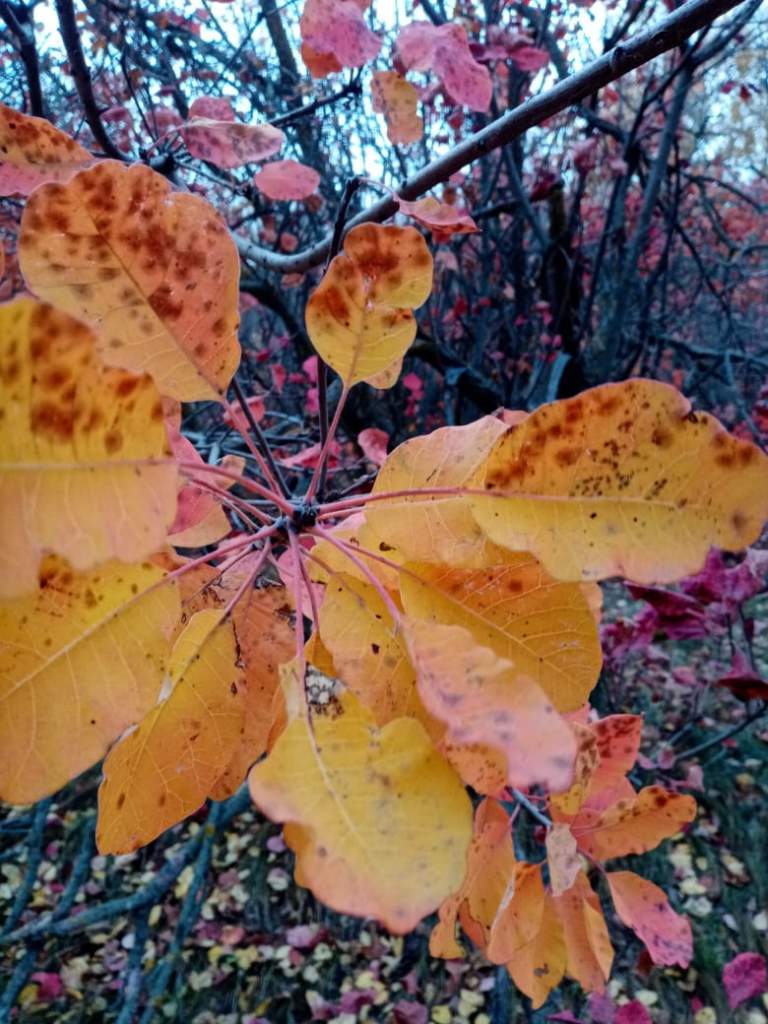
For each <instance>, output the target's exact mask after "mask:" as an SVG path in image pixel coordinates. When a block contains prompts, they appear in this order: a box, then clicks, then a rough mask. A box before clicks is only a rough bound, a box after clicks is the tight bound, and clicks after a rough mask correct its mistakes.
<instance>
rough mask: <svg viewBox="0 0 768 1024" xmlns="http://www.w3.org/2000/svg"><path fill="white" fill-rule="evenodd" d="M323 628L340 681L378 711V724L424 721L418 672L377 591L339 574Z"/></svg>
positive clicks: (323, 612) (329, 589)
mask: <svg viewBox="0 0 768 1024" xmlns="http://www.w3.org/2000/svg"><path fill="white" fill-rule="evenodd" d="M319 626H320V636H321V637H322V640H323V643H324V644H325V646H326V647H327V648H328V650H329V651H330V653H331V656H332V658H333V664H334V666H335V668H336V671H337V672H338V674H339V678H340V679H341V680H342V681H343V682H344V683H346V685H347V686H348V687H349V688H350V690H352V692H353V693H354V694H355V696H356V697H357V698H358V699H359V700H360V701H362V703H363V704H365V706H366V707H367V708H369V709H370V710H371V711H372V712H373V716H374V718H375V720H376V724H377V725H386V724H387V722H390V721H392V719H393V718H400V717H402V716H403V715H415V717H418V714H415V713H416V711H417V706H418V704H419V699H418V694H417V691H416V673H415V671H414V669H413V666H412V665H411V662H410V660H409V658H408V651H407V650H406V647H405V641H404V639H403V636H402V634H401V633H400V632H399V630H398V629H397V627H396V626H395V624H394V623H393V622H392V617H391V615H390V613H389V611H388V610H387V606H386V605H385V603H384V601H383V599H382V597H381V596H380V595H379V594H378V593H377V591H376V589H375V588H374V587H372V586H371V585H370V584H369V583H361V582H360V581H359V580H357V579H355V578H354V577H352V576H347V575H346V574H344V573H337V574H336V575H335V576H334V577H333V578H332V579H331V580H330V581H329V583H328V585H327V586H326V590H325V597H324V598H323V603H322V604H321V606H320V622H319Z"/></svg>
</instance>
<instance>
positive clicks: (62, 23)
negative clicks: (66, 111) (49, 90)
mask: <svg viewBox="0 0 768 1024" xmlns="http://www.w3.org/2000/svg"><path fill="white" fill-rule="evenodd" d="M56 13H57V15H58V18H59V30H60V31H61V38H62V40H63V42H64V49H65V50H66V51H67V58H68V59H69V65H70V69H71V71H72V78H73V79H74V82H75V88H76V89H77V95H78V96H79V97H80V102H81V103H82V105H83V113H84V114H85V119H86V121H87V122H88V127H89V128H90V129H91V133H92V134H93V137H94V139H95V140H96V143H97V144H98V145H99V146H100V147H101V149H102V152H103V153H104V154H105V156H111V157H112V158H113V159H114V160H124V159H125V156H124V155H123V154H122V153H121V152H120V150H119V149H118V148H117V146H115V144H114V143H113V142H112V140H111V139H110V137H109V136H108V135H107V133H106V130H105V128H104V125H103V124H102V123H101V116H100V114H99V108H98V106H97V105H96V97H95V96H94V95H93V89H92V87H91V72H90V70H89V69H88V65H87V63H86V61H85V54H84V53H83V47H82V44H81V42H80V30H79V29H78V27H77V20H76V18H75V8H74V5H73V3H72V0H56Z"/></svg>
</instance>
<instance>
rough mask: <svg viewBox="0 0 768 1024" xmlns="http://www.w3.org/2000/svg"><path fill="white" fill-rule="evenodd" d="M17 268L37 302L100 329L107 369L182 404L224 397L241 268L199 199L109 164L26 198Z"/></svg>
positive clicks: (149, 175)
mask: <svg viewBox="0 0 768 1024" xmlns="http://www.w3.org/2000/svg"><path fill="white" fill-rule="evenodd" d="M19 262H20V265H21V269H22V272H23V274H24V277H25V278H26V280H27V283H28V284H29V287H30V288H31V289H32V291H34V292H35V293H36V294H37V295H39V296H40V297H41V298H43V299H45V300H47V301H48V302H51V303H53V305H55V306H57V307H59V308H60V309H62V310H64V311H65V312H67V313H70V314H72V315H73V316H78V317H80V318H81V319H83V320H85V321H86V322H87V323H90V324H92V325H93V327H94V328H95V329H96V331H97V334H98V344H99V352H100V355H101V357H102V359H104V361H105V362H107V363H109V364H110V365H113V366H121V367H125V368H126V369H130V370H141V371H143V372H146V373H149V374H150V375H151V376H152V377H153V378H154V380H155V382H156V383H157V386H158V388H159V390H160V391H161V393H162V394H164V395H169V396H170V397H172V398H177V399H179V400H180V401H184V402H193V401H198V400H204V399H218V398H219V397H220V396H221V395H223V394H224V392H225V391H226V389H227V387H228V385H229V382H230V380H231V379H232V375H233V373H234V372H235V370H236V368H237V364H238V362H239V359H240V346H239V343H238V341H237V325H238V311H237V310H238V307H237V303H238V282H239V274H240V261H239V257H238V255H237V249H236V247H235V243H234V242H233V240H232V238H231V237H230V235H229V233H228V231H227V229H226V226H225V225H224V223H223V221H222V220H221V218H220V217H219V215H218V214H217V213H216V211H215V210H214V209H213V207H211V206H210V205H209V204H208V203H207V202H206V201H205V200H204V199H202V198H201V197H200V196H193V195H189V194H188V193H181V192H172V191H171V186H170V184H169V183H168V182H167V181H166V179H165V178H163V177H162V176H161V175H159V174H156V173H155V172H154V171H152V170H150V168H149V167H145V166H144V165H142V164H134V165H133V166H131V167H126V166H124V165H123V164H119V163H117V162H115V161H112V160H103V161H101V162H100V163H99V164H97V165H96V166H95V167H93V168H90V169H89V170H86V171H81V172H80V173H79V174H77V175H75V177H73V178H72V179H71V180H70V181H69V182H67V183H66V184H65V185H43V186H42V187H41V188H39V189H37V191H36V192H35V193H34V194H33V195H32V196H30V199H29V202H28V203H27V206H26V209H25V211H24V215H23V217H22V221H21V234H20V236H19Z"/></svg>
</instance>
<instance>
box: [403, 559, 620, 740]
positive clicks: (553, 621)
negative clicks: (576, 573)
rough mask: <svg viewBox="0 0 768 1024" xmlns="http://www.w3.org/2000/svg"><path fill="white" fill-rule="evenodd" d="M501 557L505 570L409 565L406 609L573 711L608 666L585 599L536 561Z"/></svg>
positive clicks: (499, 567) (562, 708) (576, 587)
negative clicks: (463, 637) (455, 629)
mask: <svg viewBox="0 0 768 1024" xmlns="http://www.w3.org/2000/svg"><path fill="white" fill-rule="evenodd" d="M501 557H502V561H503V564H500V565H494V566H490V567H488V568H486V569H454V568H451V567H448V566H435V565H430V564H428V563H418V562H416V563H414V562H408V563H406V564H405V566H404V567H403V569H402V571H401V573H400V593H401V595H402V601H403V608H404V609H405V611H406V612H407V614H408V615H411V616H413V617H415V618H418V619H422V620H424V621H427V622H433V623H435V624H437V623H444V624H455V625H457V626H462V627H463V628H465V629H468V630H469V631H470V632H471V633H472V635H473V636H474V638H475V640H476V641H477V643H478V644H480V645H482V646H485V647H490V648H491V649H492V650H493V651H495V652H496V654H498V655H499V656H500V657H502V658H507V659H509V660H510V661H512V662H514V665H515V668H516V669H517V670H518V672H520V673H521V674H523V675H525V676H528V677H529V678H530V679H532V680H533V681H534V682H536V683H538V684H539V686H541V688H542V689H543V690H544V693H545V694H546V695H547V697H548V698H549V700H550V701H551V702H552V704H553V705H554V706H555V707H556V708H557V709H558V710H559V711H572V710H573V709H574V708H577V707H580V706H581V705H582V704H583V703H584V702H585V700H586V699H587V697H588V696H589V693H590V691H591V690H592V688H593V686H594V685H595V683H596V682H597V678H598V675H599V673H600V664H601V652H600V641H599V637H598V633H597V627H596V625H595V621H594V618H593V616H592V612H591V611H590V607H589V604H588V600H587V597H586V595H585V592H584V591H583V590H582V589H581V587H580V586H579V585H578V584H572V583H561V582H558V581H557V580H553V579H552V578H551V577H550V576H549V575H548V574H547V573H546V572H544V570H543V569H542V568H541V566H540V565H539V564H538V563H537V562H536V560H535V559H534V558H532V557H531V556H530V555H524V554H523V555H520V554H512V553H506V554H503V555H502V556H501ZM569 745H570V744H569Z"/></svg>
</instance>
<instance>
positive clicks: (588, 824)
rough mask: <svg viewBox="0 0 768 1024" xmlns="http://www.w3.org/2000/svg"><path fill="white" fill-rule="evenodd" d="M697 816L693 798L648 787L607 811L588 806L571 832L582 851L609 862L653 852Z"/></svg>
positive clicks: (582, 810) (572, 825)
mask: <svg viewBox="0 0 768 1024" xmlns="http://www.w3.org/2000/svg"><path fill="white" fill-rule="evenodd" d="M695 817H696V801H695V800H694V799H693V797H691V796H681V795H678V794H675V793H668V792H667V791H666V790H665V789H662V788H661V786H647V787H646V788H645V789H641V790H640V792H639V793H637V794H636V795H635V796H634V797H630V798H625V799H620V800H619V801H618V802H617V803H615V804H613V805H612V806H610V807H608V808H607V809H606V810H600V809H592V808H590V807H589V805H588V804H587V805H586V806H584V807H582V808H581V810H580V811H579V813H578V815H577V816H576V818H574V820H573V822H572V824H571V829H572V831H573V834H574V835H575V836H576V839H577V841H578V844H579V849H580V850H583V851H584V853H586V854H588V855H589V856H590V857H594V858H595V859H596V860H609V859H610V858H612V857H626V856H627V855H628V854H630V853H646V852H647V851H648V850H653V849H654V848H655V847H657V846H658V845H659V843H660V842H661V841H662V839H667V838H668V837H669V836H673V835H674V834H675V833H676V832H679V831H680V829H681V828H682V827H683V825H685V824H686V823H687V822H689V821H693V819H694V818H695Z"/></svg>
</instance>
